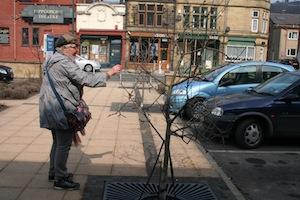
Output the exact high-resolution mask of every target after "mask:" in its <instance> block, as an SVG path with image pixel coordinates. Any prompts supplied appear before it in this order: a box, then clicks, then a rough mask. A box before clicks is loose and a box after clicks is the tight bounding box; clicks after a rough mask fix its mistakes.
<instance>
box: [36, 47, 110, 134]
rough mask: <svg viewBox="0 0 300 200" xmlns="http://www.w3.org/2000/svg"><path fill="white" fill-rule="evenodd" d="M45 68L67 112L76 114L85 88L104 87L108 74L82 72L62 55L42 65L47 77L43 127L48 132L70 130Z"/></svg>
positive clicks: (42, 104) (43, 88)
mask: <svg viewBox="0 0 300 200" xmlns="http://www.w3.org/2000/svg"><path fill="white" fill-rule="evenodd" d="M46 68H47V69H48V70H49V74H50V76H51V78H52V81H53V82H54V86H55V88H56V90H57V92H58V94H60V96H61V98H62V100H63V102H64V105H65V107H66V109H67V110H68V111H73V110H75V108H76V107H77V106H78V102H79V100H80V99H81V95H82V89H83V86H89V87H101V86H105V83H106V75H105V74H103V73H99V74H92V73H87V72H84V71H83V70H81V69H80V68H79V67H78V66H77V65H76V63H75V62H74V59H72V58H70V57H67V56H65V55H63V54H61V53H59V52H56V53H54V55H53V56H51V57H50V58H49V59H48V60H47V61H45V63H44V64H43V69H44V77H43V82H42V86H41V90H40V100H39V112H40V127H41V128H47V129H68V128H69V126H68V123H67V120H66V117H65V114H64V111H63V110H62V108H61V106H60V104H59V102H58V100H57V98H56V96H55V94H54V92H53V90H52V88H51V86H50V83H49V80H48V76H47V75H46V71H45V70H46Z"/></svg>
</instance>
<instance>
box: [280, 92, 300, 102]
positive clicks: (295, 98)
mask: <svg viewBox="0 0 300 200" xmlns="http://www.w3.org/2000/svg"><path fill="white" fill-rule="evenodd" d="M277 100H278V101H284V102H292V101H299V100H300V96H299V95H298V94H288V95H286V96H284V97H281V98H279V99H277Z"/></svg>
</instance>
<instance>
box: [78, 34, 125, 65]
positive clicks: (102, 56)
mask: <svg viewBox="0 0 300 200" xmlns="http://www.w3.org/2000/svg"><path fill="white" fill-rule="evenodd" d="M79 36H80V56H82V57H84V58H86V59H89V60H97V61H99V62H100V63H101V66H102V67H103V68H107V67H112V66H113V65H115V64H122V65H123V66H124V64H125V60H124V59H125V39H124V38H125V32H124V31H110V32H105V31H100V30H99V31H96V30H95V31H92V32H91V31H84V30H80V32H79Z"/></svg>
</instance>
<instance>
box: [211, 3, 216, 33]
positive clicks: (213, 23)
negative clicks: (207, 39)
mask: <svg viewBox="0 0 300 200" xmlns="http://www.w3.org/2000/svg"><path fill="white" fill-rule="evenodd" d="M217 15H218V10H217V8H216V7H212V8H211V9H210V28H211V29H216V28H217Z"/></svg>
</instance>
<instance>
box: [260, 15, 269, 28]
mask: <svg viewBox="0 0 300 200" xmlns="http://www.w3.org/2000/svg"><path fill="white" fill-rule="evenodd" d="M268 24H269V22H268V13H267V12H263V15H262V28H261V32H262V33H268Z"/></svg>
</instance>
